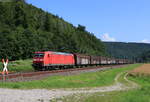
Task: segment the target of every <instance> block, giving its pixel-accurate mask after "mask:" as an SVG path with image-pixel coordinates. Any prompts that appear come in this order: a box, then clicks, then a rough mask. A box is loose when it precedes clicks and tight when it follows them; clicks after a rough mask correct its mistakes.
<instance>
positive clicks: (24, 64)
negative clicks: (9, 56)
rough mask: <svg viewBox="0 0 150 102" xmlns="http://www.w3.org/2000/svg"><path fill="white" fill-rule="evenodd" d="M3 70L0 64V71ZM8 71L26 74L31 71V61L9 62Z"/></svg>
mask: <svg viewBox="0 0 150 102" xmlns="http://www.w3.org/2000/svg"><path fill="white" fill-rule="evenodd" d="M2 70H3V65H2V63H1V62H0V71H2ZM8 70H9V71H10V72H28V71H33V68H32V60H30V59H28V60H18V61H10V62H9V63H8Z"/></svg>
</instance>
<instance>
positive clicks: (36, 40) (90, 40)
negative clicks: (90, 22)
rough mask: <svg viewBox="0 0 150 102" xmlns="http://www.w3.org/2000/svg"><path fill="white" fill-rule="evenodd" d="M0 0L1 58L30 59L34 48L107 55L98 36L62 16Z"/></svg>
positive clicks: (21, 3) (37, 49)
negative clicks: (0, 0)
mask: <svg viewBox="0 0 150 102" xmlns="http://www.w3.org/2000/svg"><path fill="white" fill-rule="evenodd" d="M13 1H14V2H9V3H8V2H0V14H1V15H0V58H2V57H8V58H9V59H12V60H16V59H26V58H31V57H32V54H33V52H34V51H43V50H44V51H45V50H53V51H65V52H72V53H85V54H92V55H106V53H105V47H104V45H103V43H102V42H101V40H100V39H98V38H96V37H95V36H94V34H91V33H89V32H88V31H86V28H85V27H84V26H82V25H78V27H75V26H73V25H72V24H70V23H68V22H66V21H64V20H63V18H61V17H59V16H57V15H53V14H51V13H48V12H45V11H43V10H42V9H39V8H36V7H34V6H32V5H29V4H27V3H25V2H24V0H13Z"/></svg>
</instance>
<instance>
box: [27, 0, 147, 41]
mask: <svg viewBox="0 0 150 102" xmlns="http://www.w3.org/2000/svg"><path fill="white" fill-rule="evenodd" d="M27 2H28V3H29V4H32V5H34V6H36V7H38V8H42V9H43V10H44V11H48V12H49V13H52V14H55V15H59V17H62V18H63V19H64V20H66V21H67V22H69V23H72V24H73V25H74V26H77V25H78V24H80V25H83V26H86V30H87V31H88V32H91V33H94V35H95V36H96V37H97V38H99V39H101V40H103V41H117V42H144V43H150V0H27Z"/></svg>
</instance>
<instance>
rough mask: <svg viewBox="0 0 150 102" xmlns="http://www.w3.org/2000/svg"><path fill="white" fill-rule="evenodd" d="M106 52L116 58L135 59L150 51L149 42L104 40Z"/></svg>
mask: <svg viewBox="0 0 150 102" xmlns="http://www.w3.org/2000/svg"><path fill="white" fill-rule="evenodd" d="M104 43H105V46H106V50H107V52H108V53H109V54H110V55H111V56H114V57H116V58H129V59H136V57H139V56H140V55H141V54H142V53H145V52H147V51H150V44H146V43H123V42H104Z"/></svg>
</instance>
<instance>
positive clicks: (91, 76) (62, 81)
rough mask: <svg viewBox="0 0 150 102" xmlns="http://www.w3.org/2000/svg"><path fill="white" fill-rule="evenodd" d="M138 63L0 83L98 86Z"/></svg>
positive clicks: (59, 86) (77, 86) (31, 85)
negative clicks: (73, 73)
mask: <svg viewBox="0 0 150 102" xmlns="http://www.w3.org/2000/svg"><path fill="white" fill-rule="evenodd" d="M137 66H139V64H134V65H129V66H127V67H124V68H118V69H112V70H106V71H100V72H89V73H82V74H79V75H71V76H51V77H49V78H46V79H44V80H36V81H31V82H16V83H10V82H9V83H0V87H3V88H19V89H28V88H30V89H32V88H47V89H50V88H80V87H98V86H105V85H111V84H113V83H114V78H115V76H116V75H117V74H118V73H120V72H122V71H126V70H130V69H133V68H135V67H137Z"/></svg>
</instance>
